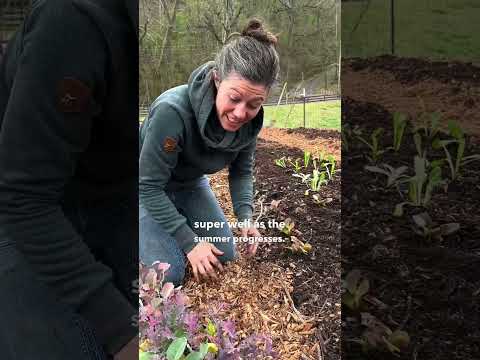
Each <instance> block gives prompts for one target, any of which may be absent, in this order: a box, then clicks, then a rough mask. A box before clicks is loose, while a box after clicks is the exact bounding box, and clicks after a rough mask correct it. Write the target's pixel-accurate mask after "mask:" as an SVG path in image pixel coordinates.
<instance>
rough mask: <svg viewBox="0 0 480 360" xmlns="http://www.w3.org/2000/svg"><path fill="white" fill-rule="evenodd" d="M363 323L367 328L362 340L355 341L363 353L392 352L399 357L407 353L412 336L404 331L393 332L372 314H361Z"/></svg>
mask: <svg viewBox="0 0 480 360" xmlns="http://www.w3.org/2000/svg"><path fill="white" fill-rule="evenodd" d="M361 323H362V325H363V326H364V327H365V328H366V329H365V331H364V332H363V334H362V338H361V339H360V340H354V341H355V342H357V343H359V344H360V345H361V346H362V351H363V352H365V353H369V352H372V351H379V352H390V353H392V354H395V355H397V354H398V353H401V352H402V351H405V350H406V349H407V348H408V346H409V344H410V336H409V335H408V333H407V332H406V331H404V330H401V329H397V330H395V331H392V330H391V329H390V328H389V327H388V326H387V325H385V324H384V323H383V322H382V321H380V320H378V319H377V318H376V317H375V316H373V315H372V314H370V313H366V312H364V313H361Z"/></svg>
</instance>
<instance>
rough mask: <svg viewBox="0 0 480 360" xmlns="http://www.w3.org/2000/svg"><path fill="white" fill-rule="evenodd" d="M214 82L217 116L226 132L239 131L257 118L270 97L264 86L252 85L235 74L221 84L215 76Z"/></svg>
mask: <svg viewBox="0 0 480 360" xmlns="http://www.w3.org/2000/svg"><path fill="white" fill-rule="evenodd" d="M214 80H215V85H216V87H217V98H216V100H215V105H216V109H217V115H218V118H219V120H220V124H221V125H222V127H223V128H224V129H225V130H226V131H237V130H238V129H240V128H241V127H242V126H243V125H245V124H246V123H248V122H249V121H250V120H252V119H253V118H254V117H255V116H257V114H258V112H259V111H260V108H261V106H262V104H263V102H264V101H265V99H266V98H267V95H268V89H267V88H266V87H265V86H264V85H259V84H255V83H252V82H250V81H248V80H245V79H244V78H242V77H241V76H240V75H238V74H235V73H233V74H230V75H229V76H228V77H227V78H226V79H224V80H223V81H221V82H219V81H218V78H217V77H216V75H214Z"/></svg>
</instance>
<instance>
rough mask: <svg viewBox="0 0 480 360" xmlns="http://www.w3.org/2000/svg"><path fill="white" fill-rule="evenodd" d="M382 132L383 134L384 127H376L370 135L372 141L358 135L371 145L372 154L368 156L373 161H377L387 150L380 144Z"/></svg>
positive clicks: (361, 139) (366, 143)
mask: <svg viewBox="0 0 480 360" xmlns="http://www.w3.org/2000/svg"><path fill="white" fill-rule="evenodd" d="M382 134H383V128H377V129H375V130H374V131H373V132H372V134H371V135H370V142H368V141H367V140H365V139H364V138H363V137H361V136H358V139H359V140H360V141H361V142H363V143H364V144H365V145H367V146H368V147H369V149H370V156H367V158H368V159H369V160H370V162H372V163H377V162H378V160H379V159H380V157H381V156H382V154H383V153H384V152H385V150H382V148H381V146H380V136H381V135H382Z"/></svg>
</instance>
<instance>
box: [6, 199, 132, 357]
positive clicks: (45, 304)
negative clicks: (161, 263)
mask: <svg viewBox="0 0 480 360" xmlns="http://www.w3.org/2000/svg"><path fill="white" fill-rule="evenodd" d="M137 204H138V200H137V199H136V198H134V199H129V200H122V201H113V202H110V203H102V204H99V203H97V204H89V205H85V204H79V203H75V202H73V201H71V202H69V203H68V204H64V206H63V211H64V214H65V216H66V217H67V218H68V219H69V221H70V222H71V224H72V226H73V227H74V228H75V229H76V231H77V232H78V233H79V234H80V235H82V237H83V241H84V242H85V243H86V244H87V245H88V247H89V248H90V250H91V251H92V253H93V254H94V255H95V257H96V258H97V259H98V260H100V261H102V262H103V263H105V264H106V265H107V266H109V267H110V268H111V269H112V270H113V273H114V283H115V285H116V287H117V288H118V289H119V290H120V291H121V292H122V293H123V294H124V296H125V297H126V298H127V299H128V300H129V301H130V303H131V304H132V306H133V307H134V308H135V307H137V306H138V295H137V294H136V292H135V291H134V290H135V289H134V288H133V286H134V281H135V280H136V279H137V278H138V252H137V251H138V248H137V246H134V245H137V239H136V238H137V236H138V228H137V227H138V225H137V224H138V223H137V218H136V216H135V212H136V211H137V208H138V207H137ZM132 215H133V217H132ZM0 230H1V229H0ZM0 354H1V355H0V358H1V359H2V360H33V359H38V360H44V359H45V360H47V359H48V360H65V359H69V360H106V359H110V357H108V355H106V354H105V351H104V350H103V348H102V344H100V343H99V341H98V339H97V336H96V335H95V333H94V330H93V328H92V326H91V324H90V323H88V321H87V320H86V319H84V318H83V317H81V316H80V315H79V314H78V313H76V312H75V310H74V309H73V308H72V307H71V306H69V305H67V304H63V303H61V302H60V301H59V300H58V298H57V297H56V296H55V295H54V293H53V291H52V290H51V289H50V288H48V286H47V285H45V284H44V283H42V282H41V281H40V280H39V279H38V277H37V275H36V273H35V272H34V271H33V270H32V268H31V267H30V266H29V264H28V263H27V261H26V260H25V259H24V256H23V255H22V254H21V253H20V252H19V251H18V250H17V249H16V246H15V244H12V243H11V242H8V243H7V242H6V240H5V238H4V237H3V236H2V234H1V231H0Z"/></svg>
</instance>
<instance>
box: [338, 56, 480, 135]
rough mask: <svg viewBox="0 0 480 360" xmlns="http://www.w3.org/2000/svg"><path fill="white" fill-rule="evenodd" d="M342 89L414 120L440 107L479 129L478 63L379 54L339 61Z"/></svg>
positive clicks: (448, 115) (446, 117)
mask: <svg viewBox="0 0 480 360" xmlns="http://www.w3.org/2000/svg"><path fill="white" fill-rule="evenodd" d="M342 66H343V67H342V92H343V96H344V97H349V98H352V99H354V100H357V101H361V102H372V103H376V104H379V105H381V106H383V107H384V108H385V109H386V110H388V111H389V112H395V111H399V112H402V113H405V114H407V115H409V116H410V118H411V120H412V121H413V122H417V118H418V115H419V114H420V113H422V112H433V111H436V112H439V113H440V114H441V115H442V120H443V121H444V123H446V121H447V120H449V119H455V120H456V121H458V122H460V123H461V124H462V126H463V127H464V128H465V129H466V130H467V131H469V132H471V133H478V134H480V111H479V107H480V68H479V67H476V66H474V65H471V64H463V63H446V62H430V61H426V60H421V59H411V58H395V57H392V56H380V57H375V58H369V59H350V60H345V61H344V63H343V64H342Z"/></svg>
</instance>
